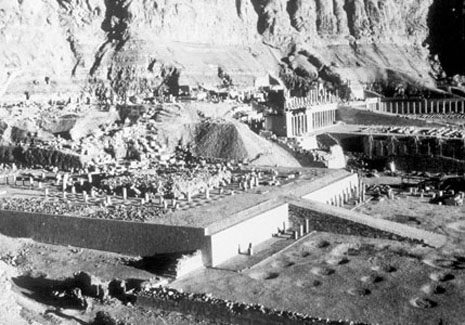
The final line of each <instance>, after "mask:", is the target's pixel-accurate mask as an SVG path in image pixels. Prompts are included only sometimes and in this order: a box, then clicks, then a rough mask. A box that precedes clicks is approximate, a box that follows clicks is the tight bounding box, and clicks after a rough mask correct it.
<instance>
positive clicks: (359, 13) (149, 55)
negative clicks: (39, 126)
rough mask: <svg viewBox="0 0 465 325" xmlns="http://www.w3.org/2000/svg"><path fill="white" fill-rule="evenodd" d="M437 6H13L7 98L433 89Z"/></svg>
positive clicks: (0, 14) (265, 0)
mask: <svg viewBox="0 0 465 325" xmlns="http://www.w3.org/2000/svg"><path fill="white" fill-rule="evenodd" d="M433 1H434V0H312V1H307V0H234V1H233V0H5V1H1V3H0V42H1V44H3V46H2V47H1V48H0V71H1V72H0V74H1V75H0V86H1V88H0V95H1V94H4V96H3V98H4V99H8V98H15V99H17V98H21V99H24V98H26V97H27V96H29V97H31V99H39V98H40V97H41V96H42V95H43V96H45V97H49V96H52V95H53V96H62V97H64V98H67V97H68V96H73V97H76V96H80V95H82V94H84V95H85V96H91V95H96V96H97V97H98V98H100V99H104V98H105V97H109V96H115V95H116V96H124V95H125V94H128V93H139V94H143V95H150V94H151V93H153V92H154V91H155V90H156V89H157V88H158V87H160V85H163V84H166V85H167V86H168V87H169V86H170V85H172V84H177V83H181V84H182V83H205V84H217V83H219V78H218V67H221V68H222V69H223V70H224V71H226V72H227V73H228V74H229V75H230V76H231V77H232V79H233V82H234V83H235V84H238V85H252V84H254V83H255V84H256V83H257V82H259V81H260V80H261V79H262V78H263V77H264V76H266V75H267V74H271V75H274V76H277V75H279V73H280V71H282V69H283V67H286V68H287V69H289V71H291V72H292V73H297V74H300V75H302V76H305V77H306V78H316V77H317V76H320V77H323V78H329V79H331V78H332V79H333V81H334V80H336V81H337V82H343V81H345V80H351V81H353V82H359V81H361V82H371V81H373V80H376V79H386V78H390V77H393V76H394V77H399V78H404V79H407V80H410V81H412V80H414V79H420V80H421V81H422V82H423V83H425V84H432V79H431V74H432V70H431V67H430V63H429V55H430V53H429V50H428V47H427V45H426V43H425V41H426V40H427V38H428V34H429V26H428V15H429V12H430V7H431V4H432V3H433ZM435 1H439V0H435ZM283 58H284V59H285V60H283Z"/></svg>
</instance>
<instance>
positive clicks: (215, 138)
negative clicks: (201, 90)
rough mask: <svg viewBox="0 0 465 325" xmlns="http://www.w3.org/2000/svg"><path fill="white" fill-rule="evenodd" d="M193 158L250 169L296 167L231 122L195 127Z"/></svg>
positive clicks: (280, 152)
mask: <svg viewBox="0 0 465 325" xmlns="http://www.w3.org/2000/svg"><path fill="white" fill-rule="evenodd" d="M194 141H195V144H194V151H195V154H197V155H199V156H204V157H213V158H223V159H234V160H247V161H248V162H250V163H252V164H254V165H262V166H266V165H269V166H271V165H279V166H284V167H300V164H299V162H298V161H297V160H296V159H295V158H294V157H292V155H290V154H289V153H287V152H286V151H285V150H284V149H282V148H280V147H278V146H277V145H275V144H273V143H271V142H269V141H267V140H265V139H263V138H261V137H260V136H258V135H256V134H255V133H253V132H252V131H251V130H250V129H249V128H248V127H247V126H246V125H244V124H241V123H239V122H236V121H234V120H209V121H205V122H203V123H200V124H198V125H197V128H196V131H195V140H194Z"/></svg>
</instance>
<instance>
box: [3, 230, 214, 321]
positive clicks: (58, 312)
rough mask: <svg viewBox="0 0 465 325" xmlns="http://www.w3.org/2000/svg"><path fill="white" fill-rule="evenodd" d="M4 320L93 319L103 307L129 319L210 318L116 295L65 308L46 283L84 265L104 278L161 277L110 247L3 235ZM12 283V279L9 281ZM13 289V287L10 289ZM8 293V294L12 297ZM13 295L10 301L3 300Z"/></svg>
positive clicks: (122, 319)
mask: <svg viewBox="0 0 465 325" xmlns="http://www.w3.org/2000/svg"><path fill="white" fill-rule="evenodd" d="M0 247H1V251H0V288H1V289H2V290H1V291H0V302H2V303H1V304H0V315H1V316H0V324H2V325H3V324H15V325H17V324H18V325H19V324H54V325H55V324H90V323H91V322H92V320H93V319H94V318H95V315H96V313H97V312H98V311H106V312H108V313H109V314H110V315H112V316H113V317H114V318H115V319H118V320H120V321H123V322H125V323H126V324H169V325H175V324H181V325H189V324H208V322H204V321H199V320H196V319H195V317H193V316H190V315H183V314H179V313H175V312H165V311H163V310H156V309H153V310H144V309H141V308H139V307H136V306H132V305H124V304H122V303H121V302H120V301H118V300H116V299H112V300H110V301H107V302H105V303H101V302H99V301H97V300H93V301H92V307H91V308H90V309H89V310H87V311H81V310H78V309H73V308H61V307H60V306H58V305H57V304H56V301H54V300H53V299H50V297H46V296H44V295H43V292H44V290H43V288H44V287H46V286H50V285H51V284H53V283H54V282H55V281H57V280H63V279H65V278H67V277H71V276H72V275H73V273H75V272H79V271H85V272H88V273H89V274H92V275H95V276H98V277H100V278H101V279H103V280H111V279H114V278H119V279H138V280H141V281H142V280H152V281H157V280H161V279H159V278H158V279H157V278H156V277H155V275H154V274H152V273H149V272H147V271H144V270H139V269H137V268H134V267H131V266H128V265H127V262H129V261H131V260H134V258H131V257H128V256H122V255H117V254H112V253H107V252H101V251H94V250H88V249H80V248H75V247H63V246H53V245H46V244H41V243H36V242H34V241H32V240H28V239H13V238H9V237H6V236H3V235H0ZM4 283H7V285H4ZM7 289H8V290H7ZM7 299H8V300H7ZM4 301H8V304H4V303H3V302H4Z"/></svg>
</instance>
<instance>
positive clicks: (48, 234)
mask: <svg viewBox="0 0 465 325" xmlns="http://www.w3.org/2000/svg"><path fill="white" fill-rule="evenodd" d="M0 232H1V233H3V234H4V235H7V236H10V237H27V238H32V239H34V240H37V241H39V242H43V243H48V244H54V245H65V246H66V245H72V246H77V247H84V248H91V249H99V250H104V251H110V252H116V253H122V254H129V255H136V256H153V255H155V254H165V253H185V252H192V251H195V250H197V249H203V248H204V245H205V230H204V229H202V228H190V227H180V226H167V225H158V224H150V223H136V222H125V221H113V220H104V219H90V218H80V217H69V216H59V215H46V214H38V213H26V212H17V211H5V210H0Z"/></svg>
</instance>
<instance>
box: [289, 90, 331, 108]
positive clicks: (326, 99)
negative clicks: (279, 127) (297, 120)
mask: <svg viewBox="0 0 465 325" xmlns="http://www.w3.org/2000/svg"><path fill="white" fill-rule="evenodd" d="M338 101H339V97H338V96H337V94H332V93H329V92H327V91H326V90H322V91H321V92H319V91H318V90H311V91H310V92H309V94H308V96H307V97H287V98H286V103H285V105H284V106H285V109H287V110H292V109H297V108H302V107H308V106H313V105H320V104H328V103H337V102H338Z"/></svg>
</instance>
